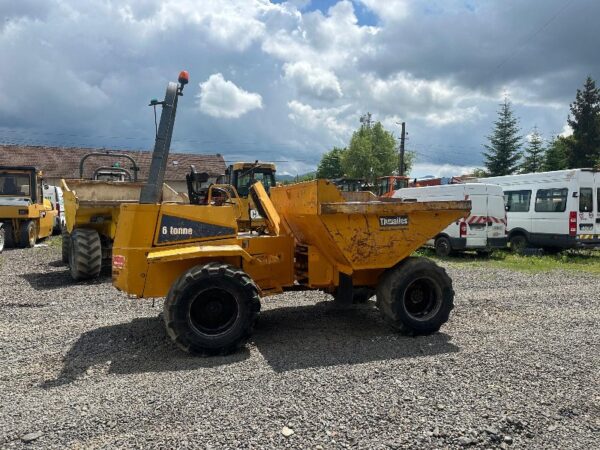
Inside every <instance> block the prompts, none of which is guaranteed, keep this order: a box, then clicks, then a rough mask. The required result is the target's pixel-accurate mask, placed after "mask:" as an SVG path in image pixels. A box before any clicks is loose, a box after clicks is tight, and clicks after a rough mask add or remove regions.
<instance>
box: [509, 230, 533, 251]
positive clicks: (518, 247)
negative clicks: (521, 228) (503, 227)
mask: <svg viewBox="0 0 600 450" xmlns="http://www.w3.org/2000/svg"><path fill="white" fill-rule="evenodd" d="M509 243H510V251H511V252H513V253H523V250H525V249H526V248H527V246H528V245H529V243H528V242H527V238H526V237H525V236H524V235H522V234H515V235H514V236H511V238H510V239H509Z"/></svg>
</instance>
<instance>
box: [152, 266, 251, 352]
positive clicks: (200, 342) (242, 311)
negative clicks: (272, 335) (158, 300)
mask: <svg viewBox="0 0 600 450" xmlns="http://www.w3.org/2000/svg"><path fill="white" fill-rule="evenodd" d="M202 293H204V295H200V294H202ZM196 302H199V303H196ZM193 309H195V310H196V312H195V313H194V312H193ZM259 312H260V298H259V296H258V288H257V287H256V284H255V283H254V281H252V279H251V278H250V276H248V274H246V273H245V272H244V271H242V270H241V269H239V268H237V267H235V266H231V265H229V264H223V263H218V262H213V263H209V264H205V265H200V266H195V267H192V268H191V269H189V270H188V271H187V272H185V273H184V274H183V275H181V276H180V277H179V279H178V280H177V281H176V282H175V283H174V284H173V286H172V287H171V290H170V291H169V294H168V295H167V298H166V300H165V305H164V320H165V326H166V329H167V334H168V335H169V337H170V338H171V339H172V340H173V341H174V342H175V343H176V344H177V346H178V347H179V348H181V349H182V350H184V351H185V352H188V353H192V354H194V355H200V356H212V355H226V354H229V353H232V352H234V351H236V350H237V349H239V348H240V347H242V346H243V345H244V344H245V343H246V341H247V340H248V338H249V337H250V334H251V333H252V330H253V328H254V324H255V322H256V319H257V317H258V314H259ZM201 313H204V314H201ZM207 313H208V314H207ZM211 313H212V317H211ZM202 321H204V323H202ZM207 322H208V323H207ZM223 322H224V323H223ZM211 327H212V328H211Z"/></svg>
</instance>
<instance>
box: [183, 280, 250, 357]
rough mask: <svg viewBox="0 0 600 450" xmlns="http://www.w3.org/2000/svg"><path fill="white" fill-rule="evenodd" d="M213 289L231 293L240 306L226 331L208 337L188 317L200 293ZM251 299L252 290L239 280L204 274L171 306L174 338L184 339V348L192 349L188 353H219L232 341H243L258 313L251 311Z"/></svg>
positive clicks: (186, 288) (186, 287)
mask: <svg viewBox="0 0 600 450" xmlns="http://www.w3.org/2000/svg"><path fill="white" fill-rule="evenodd" d="M184 276H186V275H184ZM213 288H217V289H223V290H224V291H226V292H228V293H229V294H230V295H231V296H232V297H233V298H234V299H235V302H236V305H237V315H236V319H235V321H234V322H233V324H231V326H230V327H229V328H228V329H227V330H225V331H223V332H221V333H219V334H217V335H209V334H205V333H202V332H200V330H197V329H196V328H195V327H194V326H193V325H192V322H191V318H190V314H189V313H190V308H191V306H192V303H193V301H194V300H195V299H196V298H197V296H198V295H201V293H200V294H199V292H201V291H204V290H207V289H213ZM252 296H253V293H252V292H251V290H250V289H249V288H247V287H246V288H245V287H244V286H242V284H241V283H240V282H239V280H238V279H237V278H234V277H231V278H230V277H225V276H223V275H222V274H221V273H219V275H216V274H204V273H202V274H201V275H200V276H199V277H198V278H197V279H195V280H193V281H191V282H189V283H188V284H187V286H185V287H184V289H183V290H181V291H180V292H179V294H178V298H177V300H176V302H175V303H174V304H173V306H172V308H173V311H172V319H173V328H174V331H175V335H176V336H180V340H181V338H183V342H180V344H183V345H184V346H185V347H188V346H189V351H191V352H192V353H198V352H200V351H202V350H206V351H208V352H211V351H215V352H216V351H218V350H219V349H223V348H226V347H228V346H229V345H230V344H231V343H232V342H236V341H239V340H241V339H243V338H244V337H245V336H246V335H247V334H248V333H249V331H250V330H248V326H247V325H248V322H249V320H250V316H251V315H252V314H254V313H255V312H253V311H252V310H251V308H252V306H251V303H252ZM200 349H202V350H200Z"/></svg>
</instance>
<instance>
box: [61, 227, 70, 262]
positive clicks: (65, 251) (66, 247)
mask: <svg viewBox="0 0 600 450" xmlns="http://www.w3.org/2000/svg"><path fill="white" fill-rule="evenodd" d="M70 252H71V235H70V234H69V233H67V231H66V230H63V232H62V262H63V263H65V264H67V265H68V264H69V253H70Z"/></svg>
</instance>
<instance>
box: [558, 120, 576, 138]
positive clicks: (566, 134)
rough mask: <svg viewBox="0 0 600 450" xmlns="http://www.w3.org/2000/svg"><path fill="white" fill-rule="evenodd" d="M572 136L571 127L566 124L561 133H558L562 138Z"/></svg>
mask: <svg viewBox="0 0 600 450" xmlns="http://www.w3.org/2000/svg"><path fill="white" fill-rule="evenodd" d="M572 134H573V128H571V126H570V125H569V124H568V123H565V125H564V126H563V129H562V131H561V132H560V135H559V136H562V137H569V136H571V135H572Z"/></svg>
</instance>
